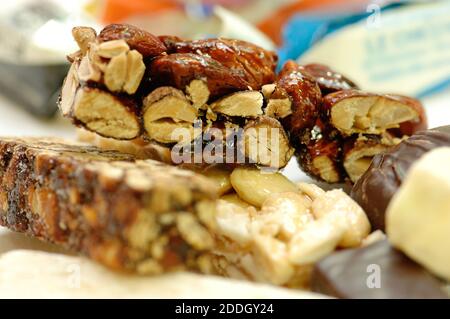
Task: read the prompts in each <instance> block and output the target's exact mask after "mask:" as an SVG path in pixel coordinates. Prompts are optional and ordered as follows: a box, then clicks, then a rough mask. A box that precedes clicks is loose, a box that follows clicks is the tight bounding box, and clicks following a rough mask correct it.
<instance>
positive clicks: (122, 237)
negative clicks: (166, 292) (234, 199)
mask: <svg viewBox="0 0 450 319" xmlns="http://www.w3.org/2000/svg"><path fill="white" fill-rule="evenodd" d="M0 181H1V184H0V225H2V226H6V227H8V228H10V229H12V230H14V231H19V232H23V233H26V234H28V235H31V236H34V237H37V238H40V239H42V240H45V241H49V242H52V243H55V244H58V245H61V246H63V247H65V248H68V249H70V250H72V251H75V252H79V253H82V254H84V255H87V256H88V257H90V258H92V259H94V260H96V261H99V262H101V263H103V264H104V265H106V266H108V267H111V268H113V269H117V270H124V271H136V272H138V273H145V274H156V273H162V272H165V271H171V270H179V269H193V270H196V269H200V270H201V269H202V266H204V267H206V266H207V265H206V264H205V259H204V258H202V254H203V252H204V251H206V250H208V249H210V248H211V247H212V245H213V239H212V237H211V236H210V233H209V232H208V229H210V227H213V219H212V218H213V214H214V205H213V199H214V198H215V196H216V195H215V194H216V190H215V185H213V184H211V182H210V181H209V180H207V179H206V178H204V177H202V176H199V175H196V174H195V173H192V172H190V171H184V170H181V169H177V168H175V167H170V166H167V165H165V164H162V163H159V162H156V161H152V160H145V161H143V160H142V161H140V160H134V158H133V157H132V156H131V155H126V154H121V153H117V152H112V151H111V152H109V151H100V150H99V149H97V148H95V147H90V146H83V145H76V144H69V143H67V142H64V141H61V140H55V139H34V138H26V139H22V138H2V139H0Z"/></svg>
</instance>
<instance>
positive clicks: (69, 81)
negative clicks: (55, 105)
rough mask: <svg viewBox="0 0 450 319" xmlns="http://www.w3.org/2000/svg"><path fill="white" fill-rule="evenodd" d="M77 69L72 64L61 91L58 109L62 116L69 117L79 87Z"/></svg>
mask: <svg viewBox="0 0 450 319" xmlns="http://www.w3.org/2000/svg"><path fill="white" fill-rule="evenodd" d="M77 67H78V66H77V65H76V63H72V65H71V66H70V69H69V71H68V73H67V76H66V78H65V79H64V83H63V86H62V89H61V100H60V103H59V108H60V109H61V113H62V114H63V116H71V113H72V106H73V102H74V100H75V94H76V92H77V89H78V87H79V86H80V82H79V80H78V75H77Z"/></svg>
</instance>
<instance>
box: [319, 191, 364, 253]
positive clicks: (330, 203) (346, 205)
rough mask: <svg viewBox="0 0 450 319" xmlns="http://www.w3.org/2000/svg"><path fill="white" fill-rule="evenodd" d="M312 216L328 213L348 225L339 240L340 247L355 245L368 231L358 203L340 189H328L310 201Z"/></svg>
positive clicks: (358, 243) (357, 244) (321, 215)
mask: <svg viewBox="0 0 450 319" xmlns="http://www.w3.org/2000/svg"><path fill="white" fill-rule="evenodd" d="M312 212H313V214H314V217H316V218H317V219H321V218H323V217H325V216H327V215H329V214H331V215H334V217H335V218H336V219H338V220H344V223H345V225H346V226H347V227H348V228H347V229H346V231H345V233H344V236H343V238H342V239H341V241H340V242H339V246H340V247H357V246H359V245H360V244H361V242H362V240H363V239H364V238H365V237H367V235H368V234H369V232H370V223H369V220H368V218H367V216H366V214H365V213H364V211H363V210H362V208H361V207H359V205H358V204H357V203H356V202H355V201H353V200H352V199H351V198H350V197H349V196H348V195H347V194H345V193H344V192H343V191H342V190H332V191H328V192H326V193H325V194H323V195H322V196H320V197H318V198H316V199H315V200H314V201H313V203H312Z"/></svg>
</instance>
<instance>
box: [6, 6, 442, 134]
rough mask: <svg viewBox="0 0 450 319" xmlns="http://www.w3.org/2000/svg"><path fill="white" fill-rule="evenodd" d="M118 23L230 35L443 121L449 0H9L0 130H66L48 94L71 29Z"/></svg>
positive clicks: (58, 80) (56, 82)
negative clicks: (409, 99) (421, 107)
mask: <svg viewBox="0 0 450 319" xmlns="http://www.w3.org/2000/svg"><path fill="white" fill-rule="evenodd" d="M113 22H126V23H131V24H134V25H137V26H139V27H142V28H145V29H147V30H148V31H150V32H152V33H154V34H156V35H160V34H170V35H177V36H180V37H182V38H188V39H196V38H206V37H219V36H222V37H230V38H239V39H243V40H247V41H250V42H254V43H256V44H258V45H260V46H262V47H264V48H267V49H272V50H276V51H277V52H278V54H279V57H280V65H279V67H280V66H281V65H282V64H283V63H284V62H285V61H286V60H288V59H293V60H298V61H299V62H300V63H302V62H320V63H325V64H328V65H330V66H331V67H332V68H334V69H336V70H338V71H340V72H342V73H344V74H345V75H347V76H348V77H349V78H351V79H352V80H354V82H356V83H357V84H359V85H360V86H361V87H362V88H363V89H365V90H368V91H374V92H391V93H400V94H405V95H411V96H414V97H418V98H420V99H422V101H423V102H424V103H425V105H426V109H427V113H428V116H429V122H430V126H431V127H434V126H439V125H444V124H450V112H449V109H450V1H448V0H440V1H437V0H436V1H433V0H425V1H401V0H391V1H390V0H372V1H365V0H277V1H273V0H204V1H201V0H77V1H74V0H72V1H68V0H15V1H8V2H4V3H2V8H1V9H0V135H55V136H62V137H73V136H75V130H74V128H73V127H71V125H70V124H69V123H67V122H66V121H65V120H63V119H61V118H60V117H59V116H58V113H57V112H56V110H57V106H56V105H57V99H58V96H59V90H60V87H61V84H62V81H63V79H64V75H65V72H66V71H67V67H68V64H67V61H66V55H67V54H69V53H71V52H73V51H76V49H77V48H76V44H75V42H74V41H73V39H72V37H71V29H72V27H73V26H76V25H89V26H92V27H94V28H95V29H97V30H100V29H101V28H102V26H104V25H106V24H109V23H113Z"/></svg>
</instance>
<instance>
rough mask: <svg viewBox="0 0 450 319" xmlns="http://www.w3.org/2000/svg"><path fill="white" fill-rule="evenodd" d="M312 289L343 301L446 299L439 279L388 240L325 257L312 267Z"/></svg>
mask: <svg viewBox="0 0 450 319" xmlns="http://www.w3.org/2000/svg"><path fill="white" fill-rule="evenodd" d="M377 272H378V274H379V278H380V279H379V281H378V282H377V279H375V280H374V278H375V276H377V275H378V274H377ZM378 284H379V285H378ZM369 287H372V288H369ZM312 289H313V291H315V292H319V293H323V294H327V295H331V296H334V297H337V298H346V299H365V298H371V299H399V298H402V299H420V298H430V299H447V298H448V296H447V295H446V294H445V293H444V292H443V290H442V288H441V284H440V282H439V280H437V279H436V278H434V277H433V276H432V275H430V274H429V273H428V272H427V271H426V270H425V269H423V268H422V267H421V266H420V265H418V264H416V263H415V262H414V261H412V260H410V259H409V258H408V257H406V256H405V255H404V254H403V253H401V252H400V251H397V250H395V249H394V248H393V247H392V246H391V245H390V244H389V242H388V241H387V240H383V241H380V242H377V243H374V244H372V245H369V246H367V247H364V248H358V249H347V250H344V251H341V252H337V253H334V254H332V255H330V256H328V257H326V258H325V259H323V260H322V261H320V262H319V263H317V264H316V266H315V268H314V272H313V276H312Z"/></svg>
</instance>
